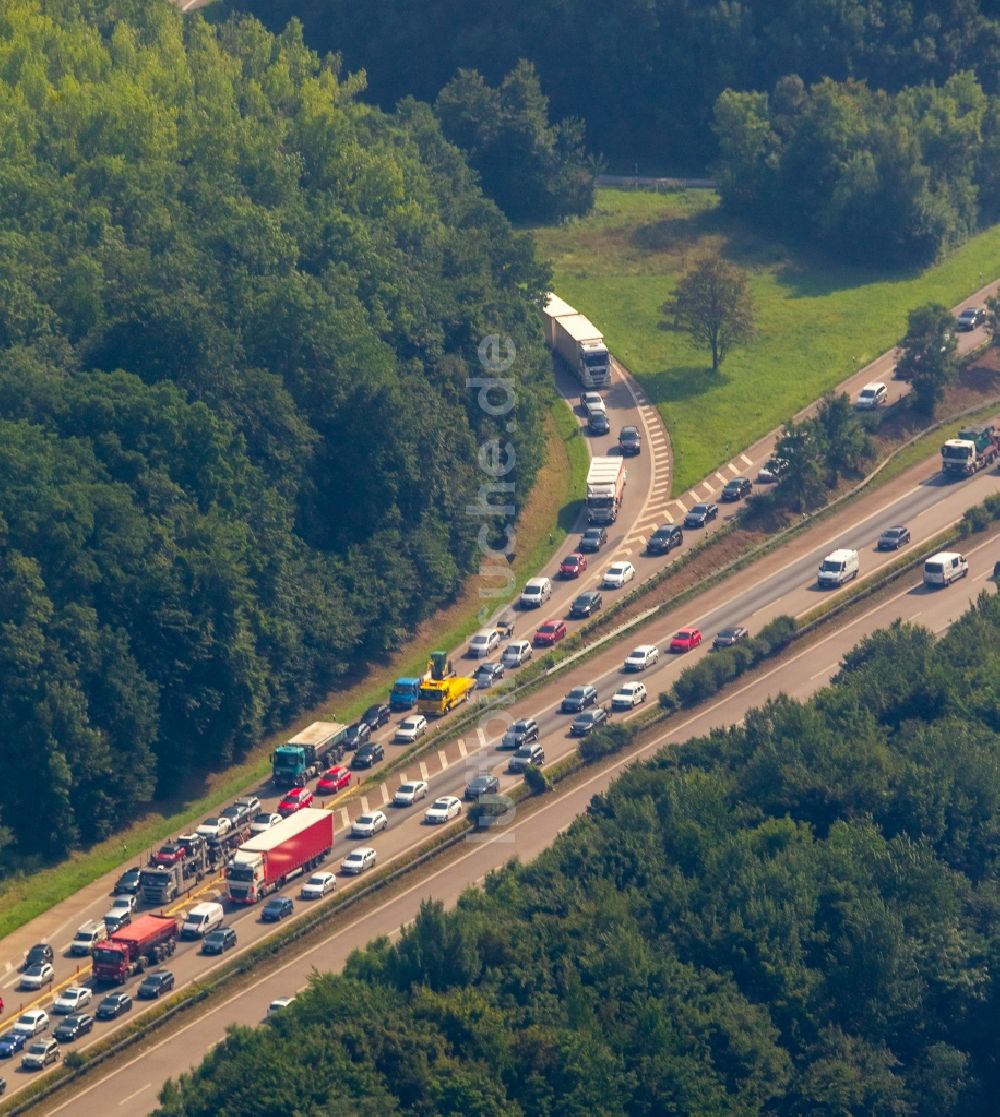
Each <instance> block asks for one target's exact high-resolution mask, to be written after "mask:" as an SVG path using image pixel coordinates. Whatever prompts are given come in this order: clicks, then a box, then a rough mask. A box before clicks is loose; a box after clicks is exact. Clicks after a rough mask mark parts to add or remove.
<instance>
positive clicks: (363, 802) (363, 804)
mask: <svg viewBox="0 0 1000 1117" xmlns="http://www.w3.org/2000/svg"><path fill="white" fill-rule="evenodd" d="M361 813H362V814H367V813H368V796H367V795H362V796H361Z"/></svg>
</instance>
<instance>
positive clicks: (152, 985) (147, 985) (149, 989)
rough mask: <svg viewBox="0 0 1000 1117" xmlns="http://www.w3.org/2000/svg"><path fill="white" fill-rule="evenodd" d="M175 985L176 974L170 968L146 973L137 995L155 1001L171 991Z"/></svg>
mask: <svg viewBox="0 0 1000 1117" xmlns="http://www.w3.org/2000/svg"><path fill="white" fill-rule="evenodd" d="M173 987H174V975H173V974H172V973H171V972H170V971H169V970H156V972H155V973H151V974H146V976H145V977H144V978H143V979H142V981H140V982H139V988H138V989H137V990H136V996H137V997H139V998H141V999H142V1000H144V1001H155V1000H158V999H159V998H160V997H161V996H162V995H163V994H164V993H169V992H170V990H171V989H173Z"/></svg>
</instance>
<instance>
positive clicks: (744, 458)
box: [740, 454, 753, 465]
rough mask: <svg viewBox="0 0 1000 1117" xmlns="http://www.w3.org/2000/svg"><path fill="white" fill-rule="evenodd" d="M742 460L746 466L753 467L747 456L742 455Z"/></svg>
mask: <svg viewBox="0 0 1000 1117" xmlns="http://www.w3.org/2000/svg"><path fill="white" fill-rule="evenodd" d="M740 459H741V461H743V463H744V464H745V465H753V462H752V461H751V460H750V458H748V457H747V456H746V454H740Z"/></svg>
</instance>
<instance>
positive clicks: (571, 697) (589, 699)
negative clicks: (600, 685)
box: [559, 686, 597, 714]
mask: <svg viewBox="0 0 1000 1117" xmlns="http://www.w3.org/2000/svg"><path fill="white" fill-rule="evenodd" d="M596 701H597V688H596V687H592V686H575V687H573V689H572V690H571V691H570V692H569V694H567V695H566V697H565V698H564V699H563V700H562V705H561V706H560V707H559V709H560V710H561V711H562V712H563V713H564V714H578V713H579V712H580V711H581V710H585V709H586V708H587V707H588V706H593V705H594V703H595V702H596Z"/></svg>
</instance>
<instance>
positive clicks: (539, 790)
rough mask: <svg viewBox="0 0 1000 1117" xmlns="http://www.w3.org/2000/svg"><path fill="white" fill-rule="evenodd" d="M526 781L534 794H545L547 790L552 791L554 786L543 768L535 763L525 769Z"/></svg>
mask: <svg viewBox="0 0 1000 1117" xmlns="http://www.w3.org/2000/svg"><path fill="white" fill-rule="evenodd" d="M524 782H525V783H526V784H527V785H528V790H529V791H530V792H531V794H532V795H544V794H545V792H546V791H550V790H551V788H552V784H551V783H550V782H549V777H548V776H547V775H546V774H545V773H544V772H543V771H542V770H541V768H536V767H535V766H534V765H532V766H531V767H530V768H528V769H527V770H526V771H525V773H524Z"/></svg>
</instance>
